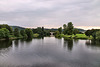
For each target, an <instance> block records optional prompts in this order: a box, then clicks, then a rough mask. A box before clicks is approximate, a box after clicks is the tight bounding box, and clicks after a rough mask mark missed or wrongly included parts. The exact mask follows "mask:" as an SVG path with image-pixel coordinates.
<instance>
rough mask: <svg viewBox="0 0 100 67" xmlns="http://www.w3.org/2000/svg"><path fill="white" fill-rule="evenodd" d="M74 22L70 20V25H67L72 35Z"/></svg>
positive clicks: (69, 33)
mask: <svg viewBox="0 0 100 67" xmlns="http://www.w3.org/2000/svg"><path fill="white" fill-rule="evenodd" d="M73 28H74V26H73V24H72V22H69V23H68V25H67V29H68V35H72V34H73Z"/></svg>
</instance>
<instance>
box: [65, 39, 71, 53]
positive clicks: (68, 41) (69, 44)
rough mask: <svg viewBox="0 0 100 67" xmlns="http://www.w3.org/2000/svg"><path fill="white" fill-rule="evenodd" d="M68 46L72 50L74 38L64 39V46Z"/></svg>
mask: <svg viewBox="0 0 100 67" xmlns="http://www.w3.org/2000/svg"><path fill="white" fill-rule="evenodd" d="M66 47H67V48H68V50H70V51H72V49H73V40H72V39H69V40H66V39H64V48H66Z"/></svg>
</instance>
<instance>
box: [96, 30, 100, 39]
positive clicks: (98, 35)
mask: <svg viewBox="0 0 100 67" xmlns="http://www.w3.org/2000/svg"><path fill="white" fill-rule="evenodd" d="M96 36H97V40H99V41H100V31H98V32H96Z"/></svg>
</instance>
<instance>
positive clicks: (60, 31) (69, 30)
mask: <svg viewBox="0 0 100 67" xmlns="http://www.w3.org/2000/svg"><path fill="white" fill-rule="evenodd" d="M78 33H79V30H78V29H75V28H74V26H73V24H72V22H68V24H67V25H66V24H64V25H63V29H62V27H60V28H58V31H56V32H55V36H56V37H61V36H60V34H64V35H66V34H67V35H73V34H74V35H76V34H78Z"/></svg>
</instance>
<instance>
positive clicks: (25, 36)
mask: <svg viewBox="0 0 100 67" xmlns="http://www.w3.org/2000/svg"><path fill="white" fill-rule="evenodd" d="M20 34H21V35H22V36H23V38H27V35H26V33H25V30H21V31H20Z"/></svg>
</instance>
